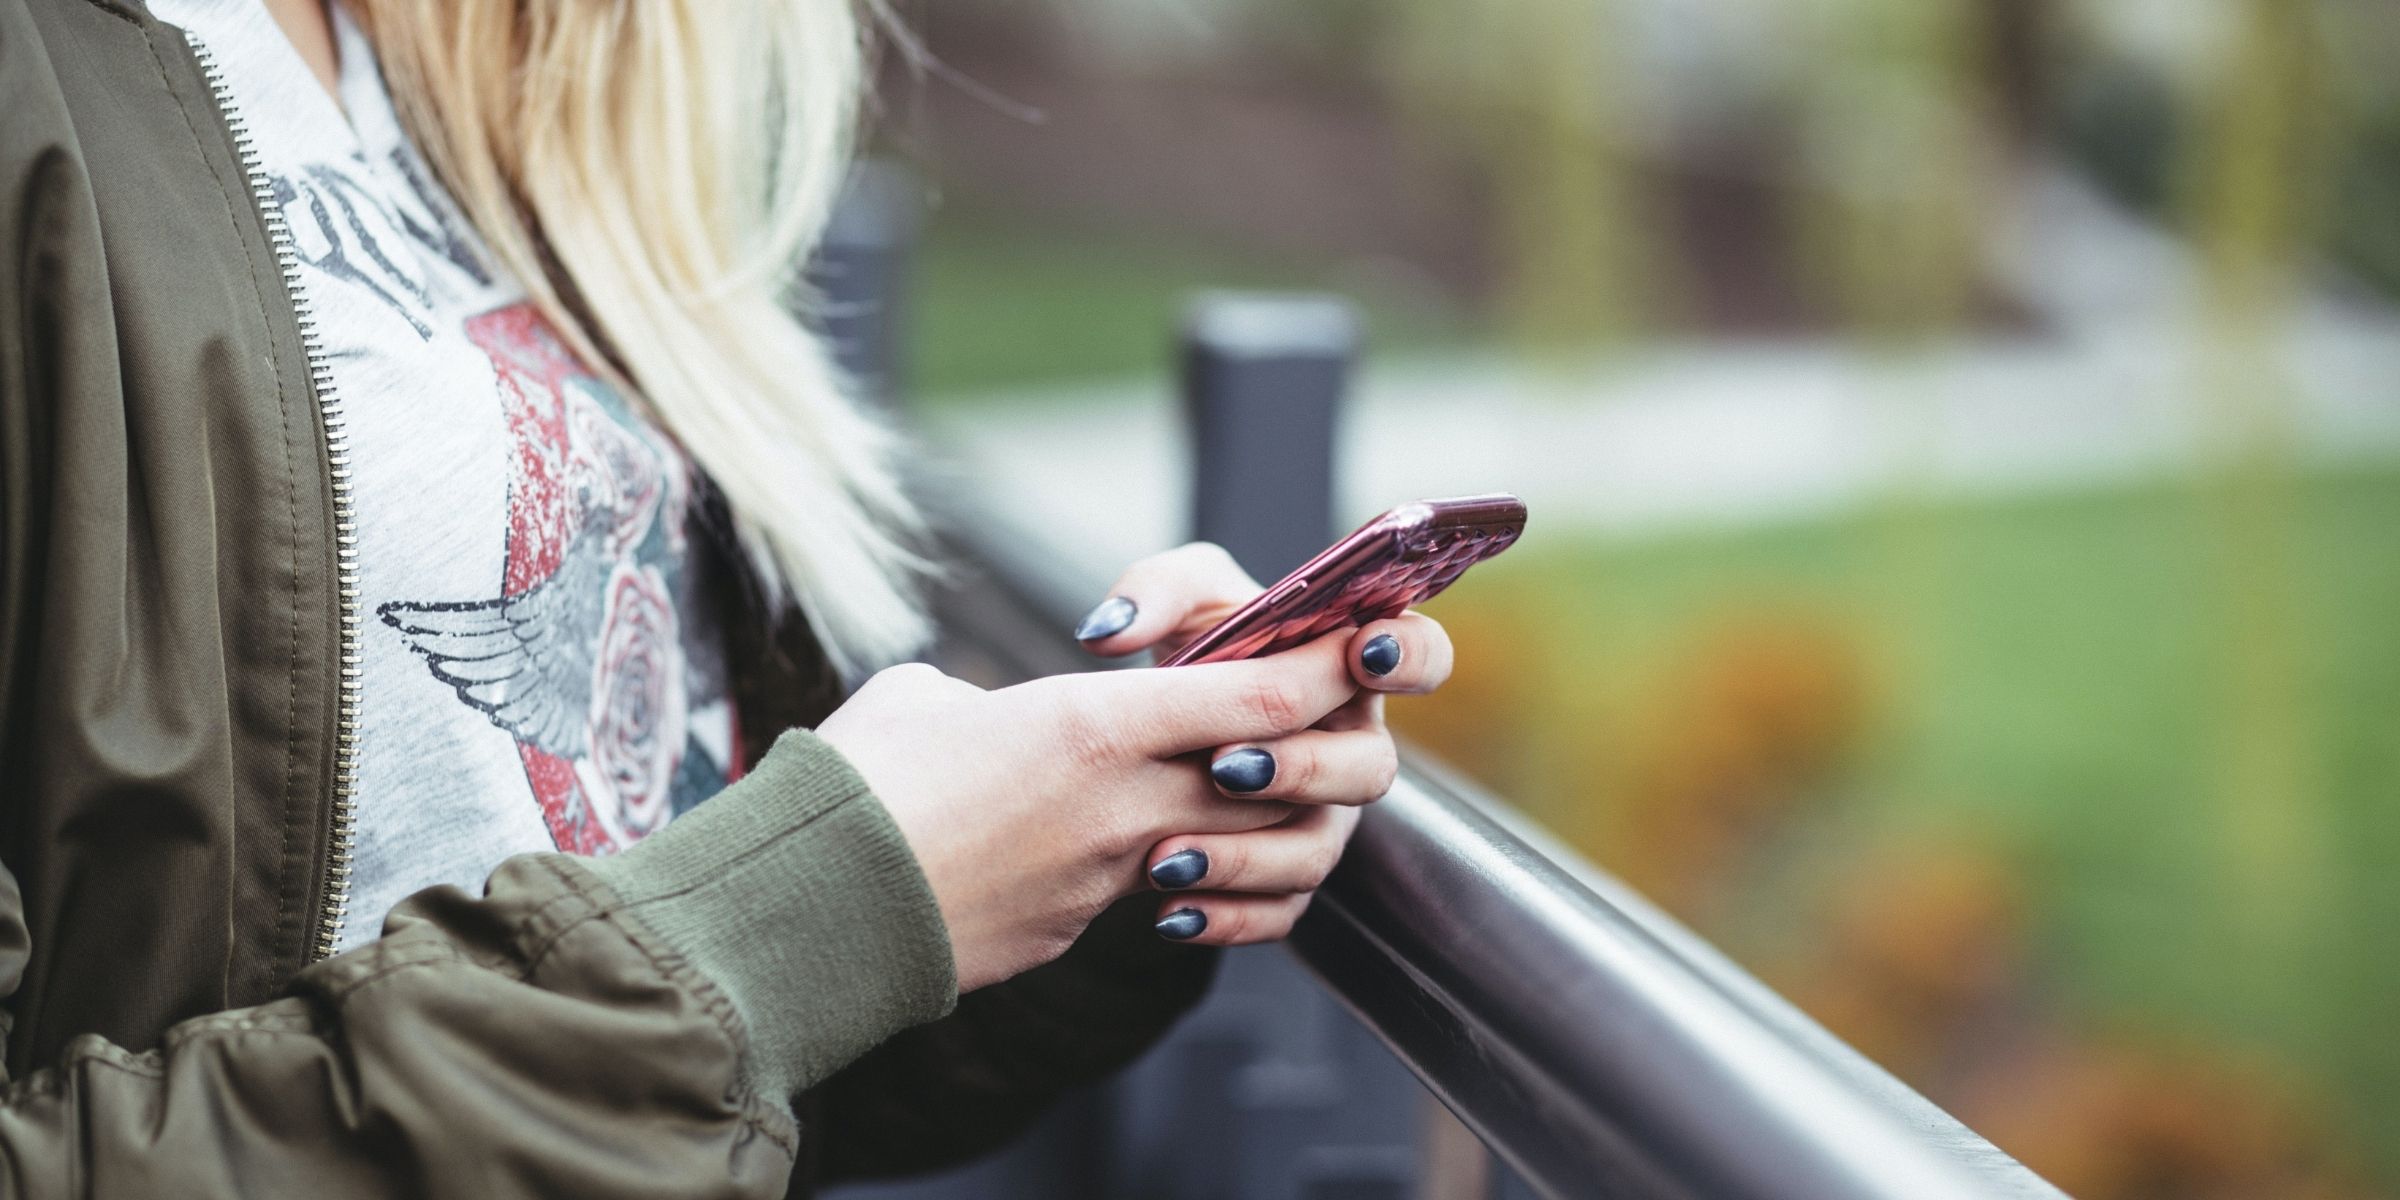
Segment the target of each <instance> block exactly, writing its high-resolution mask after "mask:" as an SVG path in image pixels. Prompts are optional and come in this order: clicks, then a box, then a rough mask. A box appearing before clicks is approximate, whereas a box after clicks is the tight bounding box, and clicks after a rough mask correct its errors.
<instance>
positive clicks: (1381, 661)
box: [1358, 633, 1400, 678]
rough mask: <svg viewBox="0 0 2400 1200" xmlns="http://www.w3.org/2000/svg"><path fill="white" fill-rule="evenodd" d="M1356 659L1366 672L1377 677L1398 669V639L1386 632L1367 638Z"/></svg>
mask: <svg viewBox="0 0 2400 1200" xmlns="http://www.w3.org/2000/svg"><path fill="white" fill-rule="evenodd" d="M1358 661H1359V665H1361V666H1363V667H1365V668H1366V669H1367V674H1369V675H1373V676H1376V677H1378V678H1380V677H1382V676H1385V675H1389V674H1391V673H1392V672H1394V671H1397V670H1399V669H1400V639H1399V638H1396V637H1393V636H1392V635H1390V634H1388V633H1379V634H1376V635H1375V636H1374V637H1371V638H1368V639H1367V644H1366V646H1365V647H1364V648H1363V649H1361V650H1360V651H1359V652H1358Z"/></svg>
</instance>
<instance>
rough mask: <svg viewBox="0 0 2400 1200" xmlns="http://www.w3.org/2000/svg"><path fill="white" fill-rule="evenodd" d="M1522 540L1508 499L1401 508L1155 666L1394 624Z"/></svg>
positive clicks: (1521, 508)
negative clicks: (1347, 628) (1392, 620)
mask: <svg viewBox="0 0 2400 1200" xmlns="http://www.w3.org/2000/svg"><path fill="white" fill-rule="evenodd" d="M1524 532H1525V502H1524V501H1522V500H1519V499H1517V498H1516V497H1515V496H1510V495H1506V494H1500V495H1491V496H1462V497H1459V498H1457V499H1455V500H1419V501H1417V502H1416V503H1414V504H1403V505H1401V506H1400V507H1398V508H1395V509H1393V510H1391V511H1390V512H1387V513H1385V514H1383V515H1382V516H1380V517H1377V518H1375V519H1374V520H1372V521H1369V522H1367V523H1366V524H1364V525H1361V526H1359V527H1358V530H1357V531H1356V532H1354V533H1352V534H1351V535H1350V536H1348V537H1345V538H1343V539H1342V540H1340V541H1338V542H1335V543H1334V544H1333V545H1331V546H1328V547H1326V549H1325V552H1324V553H1322V554H1319V555H1317V556H1316V557H1315V558H1312V559H1310V560H1308V561H1307V562H1306V563H1304V564H1302V565H1301V567H1300V569H1299V570H1296V571H1294V572H1292V573H1291V574H1289V575H1286V576H1284V577H1283V580H1282V581H1281V582H1279V583H1277V584H1276V585H1275V586H1274V587H1271V588H1268V589H1267V590H1266V591H1264V592H1262V593H1260V594H1259V596H1258V598H1257V599H1255V600H1252V601H1251V602H1250V603H1248V604H1245V605H1243V606H1242V607H1241V608H1239V609H1237V610H1235V611H1234V614H1233V615H1232V616H1230V617H1227V618H1225V619H1224V620H1222V621H1219V622H1217V624H1216V626H1215V627H1214V628H1212V629H1210V630H1209V631H1208V632H1206V633H1203V634H1201V635H1200V636H1199V637H1196V638H1193V639H1192V640H1191V641H1190V642H1189V643H1188V644H1186V645H1185V646H1184V648H1183V649H1181V650H1178V651H1176V652H1175V654H1174V656H1173V657H1171V658H1169V659H1167V660H1166V661H1165V662H1163V663H1160V664H1159V665H1160V666H1162V667H1180V666H1183V665H1185V664H1187V663H1204V662H1226V661H1228V660H1231V659H1237V658H1256V657H1257V656H1259V655H1261V654H1273V653H1276V652H1277V651H1280V650H1289V649H1291V648H1292V647H1294V646H1298V645H1301V644H1303V643H1305V642H1308V641H1311V640H1313V639H1315V638H1316V637H1317V636H1318V635H1320V634H1323V633H1327V632H1329V631H1332V630H1335V629H1340V628H1342V627H1343V626H1359V625H1364V624H1366V623H1367V622H1369V621H1380V620H1382V619H1384V618H1385V617H1395V616H1398V615H1400V613H1401V612H1402V611H1404V610H1406V609H1408V608H1410V607H1412V606H1414V605H1418V604H1422V603H1424V602H1425V601H1427V600H1430V599H1432V598H1433V597H1434V596H1436V595H1439V594H1440V593H1441V590H1442V589H1443V588H1446V587H1449V586H1450V584H1451V583H1452V581H1454V580H1456V579H1457V578H1458V577H1459V576H1460V575H1463V574H1465V573H1466V570H1467V568H1468V567H1471V566H1474V565H1475V564H1476V563H1479V562H1482V561H1483V560H1485V559H1487V558H1490V557H1492V556H1493V555H1495V554H1498V553H1500V552H1501V551H1503V550H1506V549H1508V548H1509V546H1510V545H1512V544H1513V543H1515V542H1516V540H1517V537H1518V535H1520V534H1522V533H1524Z"/></svg>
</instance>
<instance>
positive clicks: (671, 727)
mask: <svg viewBox="0 0 2400 1200" xmlns="http://www.w3.org/2000/svg"><path fill="white" fill-rule="evenodd" d="M603 604H604V605H605V611H604V613H603V615H602V616H601V622H600V646H599V653H598V656H597V657H596V658H595V659H594V660H593V663H592V706H591V713H590V716H589V727H588V728H589V737H588V738H587V740H586V743H585V744H586V747H587V753H586V754H585V756H584V757H583V758H582V759H581V760H579V761H578V762H576V764H575V775H576V778H577V780H578V781H579V782H580V783H581V784H582V785H583V791H584V795H585V796H586V797H587V798H589V799H590V801H591V804H592V808H593V811H594V815H595V816H597V817H598V818H599V819H600V821H601V823H602V824H604V825H607V826H609V827H611V828H610V832H611V833H612V834H614V835H615V836H616V840H617V841H618V842H619V843H623V842H628V841H631V840H633V839H635V838H639V837H641V836H642V835H644V834H647V833H649V832H650V831H652V830H653V829H656V828H657V827H658V826H659V825H660V824H662V823H663V822H664V821H665V820H666V818H667V814H668V812H669V809H670V807H671V806H670V804H669V793H670V789H671V785H672V784H673V783H674V780H675V769H676V767H678V766H679V765H681V763H682V761H683V748H684V716H685V712H684V708H685V706H684V694H683V642H682V641H681V639H680V638H679V637H678V635H677V631H676V626H675V608H674V606H673V605H672V604H671V603H669V601H668V595H667V587H666V581H665V579H664V578H663V577H662V576H661V575H660V574H659V572H658V568H656V567H646V566H645V567H636V566H633V565H631V564H629V563H624V562H619V563H618V564H617V566H616V570H615V571H614V572H612V573H611V574H610V576H609V580H608V587H607V590H606V592H605V596H604V600H603Z"/></svg>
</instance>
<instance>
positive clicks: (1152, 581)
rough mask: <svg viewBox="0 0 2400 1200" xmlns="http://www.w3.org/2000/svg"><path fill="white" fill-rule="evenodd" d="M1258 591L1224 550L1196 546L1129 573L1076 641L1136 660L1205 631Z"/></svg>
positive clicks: (1084, 623) (1209, 545)
mask: <svg viewBox="0 0 2400 1200" xmlns="http://www.w3.org/2000/svg"><path fill="white" fill-rule="evenodd" d="M1259 590H1260V589H1259V586H1258V581H1257V580H1255V579H1252V578H1250V573H1249V572H1248V571H1244V570H1243V569H1242V568H1241V566H1240V565H1239V564H1237V563H1235V562H1234V561H1233V556H1232V555H1230V554H1227V553H1226V552H1225V549H1224V547H1222V546H1218V545H1216V544H1214V543H1211V542H1192V543H1190V544H1188V545H1183V546H1177V547H1176V548H1174V549H1172V550H1168V551H1165V552H1163V553H1159V554H1153V555H1151V556H1150V557H1148V558H1145V559H1143V560H1141V561H1140V562H1137V563H1135V564H1133V565H1132V566H1131V567H1128V568H1126V569H1125V574H1124V575H1122V576H1120V577H1118V579H1117V582H1116V585H1115V586H1113V587H1111V588H1110V589H1109V592H1108V599H1106V600H1103V601H1101V602H1100V603H1099V605H1098V606H1097V607H1095V608H1093V609H1092V611H1091V612H1089V613H1087V614H1085V615H1084V618H1083V621H1082V623H1081V624H1078V625H1077V626H1076V627H1075V639H1076V640H1077V641H1080V642H1082V643H1083V645H1084V648H1085V649H1087V650H1090V651H1092V652H1093V653H1095V654H1105V655H1111V656H1114V655H1120V654H1131V653H1133V652H1134V651H1136V650H1140V649H1142V648H1144V647H1146V646H1151V645H1155V644H1157V643H1158V642H1159V641H1160V640H1161V639H1164V638H1168V637H1171V636H1173V635H1175V634H1177V633H1179V632H1183V633H1197V632H1199V631H1200V630H1202V629H1206V628H1207V627H1209V626H1210V625H1214V624H1216V623H1217V622H1218V621H1219V620H1221V619H1223V618H1224V617H1225V616H1226V615H1227V614H1229V613H1231V612H1232V611H1233V610H1234V609H1237V608H1239V607H1241V606H1242V605H1243V604H1246V603H1248V602H1249V600H1250V598H1251V597H1253V596H1256V595H1257V594H1258V593H1259Z"/></svg>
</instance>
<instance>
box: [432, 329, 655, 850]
mask: <svg viewBox="0 0 2400 1200" xmlns="http://www.w3.org/2000/svg"><path fill="white" fill-rule="evenodd" d="M466 333H467V338H468V339H469V340H470V341H473V342H474V343H475V344H476V345H477V346H480V347H482V348H483V351H484V353H486V354H488V355H490V356H491V359H492V371H493V373H494V374H495V375H496V376H497V377H498V379H499V385H500V402H501V406H502V413H503V416H504V418H505V419H506V421H507V423H508V433H509V440H510V442H511V443H512V444H513V445H514V447H515V459H514V461H513V462H512V463H511V464H510V473H509V491H508V561H507V565H506V566H505V568H503V571H502V574H501V583H500V587H501V594H502V595H506V596H515V595H518V594H520V593H522V592H524V591H525V590H526V589H528V588H530V587H532V586H533V585H534V584H536V583H539V582H541V581H542V580H545V579H548V578H549V577H550V576H551V575H553V574H555V573H556V572H557V570H558V565H559V561H560V559H561V558H562V557H563V556H564V555H565V553H566V549H567V546H568V544H569V543H570V542H572V541H573V540H574V535H575V530H574V528H573V527H572V524H571V523H572V521H573V520H574V519H575V518H576V516H577V515H578V514H576V513H575V512H574V511H573V510H574V504H573V502H572V497H570V496H569V495H568V491H567V465H568V454H569V447H568V442H567V401H566V386H567V384H568V383H570V382H572V381H575V380H578V379H587V378H589V377H590V373H589V372H587V371H585V370H584V369H583V364H581V363H579V362H577V361H576V360H575V357H574V355H572V354H570V353H568V351H567V348H566V346H565V345H563V344H562V343H560V341H559V340H558V337H557V335H556V334H554V333H553V332H552V331H551V329H550V323H549V322H548V321H547V320H545V319H544V318H543V317H542V314H541V312H540V311H539V310H538V309H536V308H534V307H533V306H532V305H530V304H517V305H511V306H510V307H507V308H501V309H494V310H492V311H491V312H487V313H484V314H482V315H480V316H476V317H471V318H469V319H468V320H467V323H466ZM517 753H518V755H519V756H520V757H521V758H523V759H524V762H525V779H526V782H527V783H529V784H531V785H532V787H533V795H534V799H535V800H536V801H537V802H538V803H539V804H540V805H541V809H542V819H543V821H544V822H546V823H547V824H548V825H549V827H550V836H551V838H552V839H553V840H554V841H556V842H557V843H558V848H559V849H561V850H564V851H567V852H568V853H571V854H599V853H605V852H608V851H611V850H615V849H617V848H619V847H618V840H617V838H616V837H615V836H614V835H612V834H611V833H610V832H609V831H608V829H607V828H606V827H604V826H603V825H602V824H601V823H600V822H599V821H598V820H597V819H596V818H595V817H594V816H593V814H592V808H591V801H590V799H589V798H588V797H586V796H585V795H584V793H583V788H582V785H581V784H579V783H578V782H577V781H576V778H575V764H574V763H573V762H571V761H569V760H567V759H564V758H560V757H559V756H557V755H555V754H550V753H548V752H545V751H543V750H540V749H537V748H535V747H534V746H533V745H531V744H530V743H527V742H524V741H522V740H520V741H519V742H518V743H517Z"/></svg>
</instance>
